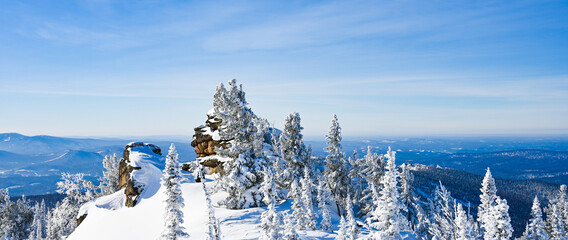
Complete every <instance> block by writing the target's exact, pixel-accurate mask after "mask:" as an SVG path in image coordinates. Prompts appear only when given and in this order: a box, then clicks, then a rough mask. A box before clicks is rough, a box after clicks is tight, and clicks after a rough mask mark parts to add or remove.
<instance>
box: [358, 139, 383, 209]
mask: <svg viewBox="0 0 568 240" xmlns="http://www.w3.org/2000/svg"><path fill="white" fill-rule="evenodd" d="M372 150H373V148H372V147H371V146H368V147H367V154H366V155H365V157H364V158H363V159H362V166H361V175H362V176H363V179H364V180H365V181H363V184H364V185H365V187H364V189H363V192H362V193H361V195H362V196H361V199H360V201H359V205H360V211H361V212H360V215H367V214H369V213H371V212H372V211H373V208H374V207H373V206H374V204H373V191H372V188H370V186H371V185H374V186H376V187H381V178H382V176H383V175H384V172H385V167H384V165H385V164H384V161H383V156H382V155H378V154H377V153H373V151H372Z"/></svg>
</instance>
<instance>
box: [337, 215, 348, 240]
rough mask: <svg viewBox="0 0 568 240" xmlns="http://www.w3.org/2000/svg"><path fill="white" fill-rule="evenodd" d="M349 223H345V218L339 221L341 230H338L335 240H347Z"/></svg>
mask: <svg viewBox="0 0 568 240" xmlns="http://www.w3.org/2000/svg"><path fill="white" fill-rule="evenodd" d="M347 228H348V226H347V223H346V222H345V217H343V216H341V220H339V229H338V230H337V236H335V240H347Z"/></svg>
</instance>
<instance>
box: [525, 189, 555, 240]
mask: <svg viewBox="0 0 568 240" xmlns="http://www.w3.org/2000/svg"><path fill="white" fill-rule="evenodd" d="M524 236H525V237H526V239H527V240H548V239H549V237H548V234H547V233H546V231H545V226H544V221H543V220H542V209H540V202H539V201H538V197H537V196H535V197H534V201H533V205H532V208H531V219H530V220H529V223H528V225H527V228H526V232H525V235H524Z"/></svg>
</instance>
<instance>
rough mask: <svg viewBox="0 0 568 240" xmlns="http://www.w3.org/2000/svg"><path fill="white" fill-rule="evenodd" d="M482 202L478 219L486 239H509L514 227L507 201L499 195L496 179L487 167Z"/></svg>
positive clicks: (482, 186) (482, 187) (482, 188)
mask: <svg viewBox="0 0 568 240" xmlns="http://www.w3.org/2000/svg"><path fill="white" fill-rule="evenodd" d="M479 198H480V200H481V204H480V205H479V207H478V212H477V219H478V222H479V224H480V228H481V231H482V233H483V238H484V239H485V240H490V239H491V240H493V239H509V238H511V236H512V233H513V228H512V226H511V219H510V217H509V213H508V211H509V206H508V205H507V201H506V200H504V199H501V198H499V197H498V196H497V188H496V187H495V179H493V176H492V175H491V171H490V170H489V168H487V172H486V173H485V177H484V178H483V181H482V184H481V195H480V196H479Z"/></svg>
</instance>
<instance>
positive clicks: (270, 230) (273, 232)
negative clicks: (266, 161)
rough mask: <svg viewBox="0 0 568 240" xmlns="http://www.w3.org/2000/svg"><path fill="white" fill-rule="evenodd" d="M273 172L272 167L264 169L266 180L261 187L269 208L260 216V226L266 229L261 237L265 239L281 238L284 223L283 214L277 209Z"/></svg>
mask: <svg viewBox="0 0 568 240" xmlns="http://www.w3.org/2000/svg"><path fill="white" fill-rule="evenodd" d="M272 177H273V174H272V171H271V170H270V168H268V167H267V168H265V169H264V181H263V182H262V185H261V187H260V190H261V191H262V195H263V196H264V197H263V199H262V201H263V202H264V204H266V206H268V208H267V209H266V211H264V212H263V213H262V215H261V216H260V225H259V227H260V228H261V229H262V230H263V231H264V235H262V236H261V237H260V239H263V240H277V239H280V238H281V237H282V236H281V230H280V226H281V225H282V216H281V215H280V214H279V213H278V212H277V211H276V208H275V205H276V199H275V198H276V193H275V192H274V188H275V184H274V181H273V179H272Z"/></svg>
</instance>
